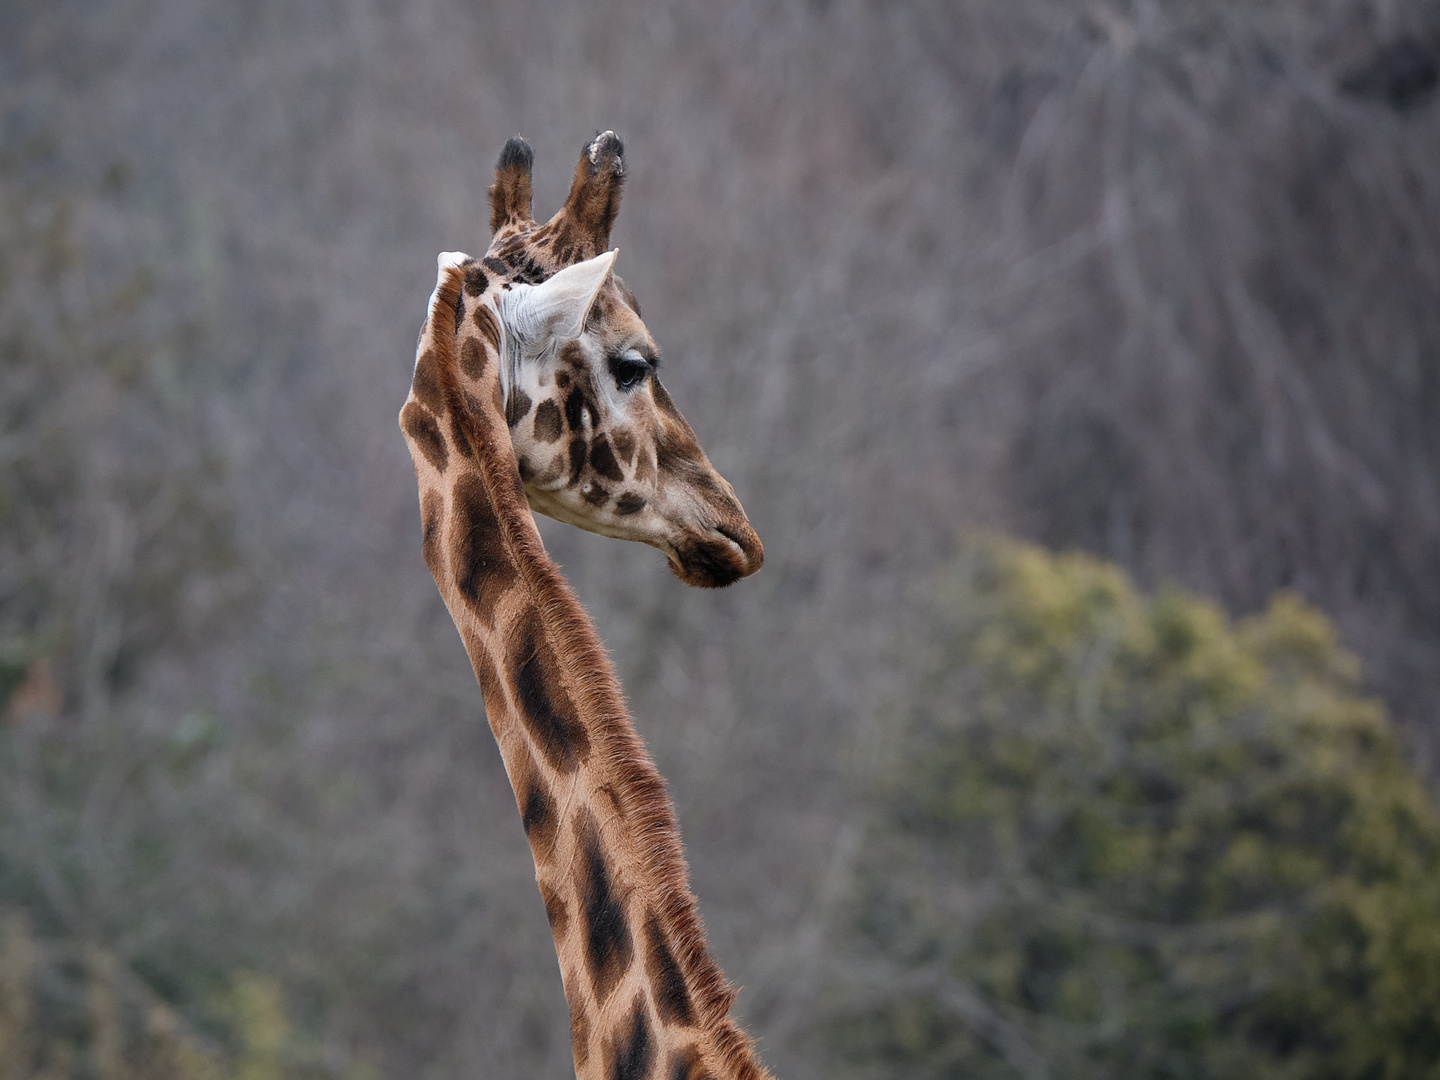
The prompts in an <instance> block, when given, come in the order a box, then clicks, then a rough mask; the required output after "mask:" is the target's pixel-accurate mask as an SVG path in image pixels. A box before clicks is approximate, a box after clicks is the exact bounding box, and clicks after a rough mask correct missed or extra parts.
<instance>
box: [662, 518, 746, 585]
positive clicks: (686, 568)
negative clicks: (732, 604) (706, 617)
mask: <svg viewBox="0 0 1440 1080" xmlns="http://www.w3.org/2000/svg"><path fill="white" fill-rule="evenodd" d="M764 561H765V548H764V545H762V544H761V543H760V537H759V536H757V535H756V534H755V530H754V529H752V528H751V527H750V523H749V522H745V523H744V524H743V525H736V524H728V523H727V524H725V525H717V526H715V527H714V528H713V529H712V530H711V531H710V533H709V534H708V535H705V536H697V537H690V538H687V539H685V540H682V541H681V542H680V543H678V544H676V545H675V548H674V553H673V555H672V556H671V563H670V569H671V570H672V571H673V572H674V574H675V576H676V577H678V578H679V579H680V580H681V581H683V582H685V584H687V585H694V586H697V587H699V588H702V589H720V588H724V587H725V586H726V585H733V584H734V583H735V582H737V581H739V580H740V579H741V578H743V577H749V576H750V575H751V574H753V573H755V571H757V570H759V569H760V566H761V564H762V563H764Z"/></svg>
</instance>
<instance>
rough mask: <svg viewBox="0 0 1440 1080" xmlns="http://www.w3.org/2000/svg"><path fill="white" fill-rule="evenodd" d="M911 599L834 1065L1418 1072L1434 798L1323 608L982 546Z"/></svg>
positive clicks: (1435, 839) (1026, 1071) (1018, 1070)
mask: <svg viewBox="0 0 1440 1080" xmlns="http://www.w3.org/2000/svg"><path fill="white" fill-rule="evenodd" d="M936 592H937V596H938V597H939V599H938V600H937V601H936V602H935V603H934V605H933V607H932V611H933V622H932V623H931V624H930V625H929V626H928V627H926V628H925V631H924V634H923V637H924V638H925V639H926V640H924V642H923V644H922V645H921V647H920V652H921V653H922V654H923V657H924V659H923V660H922V661H919V663H920V666H921V667H922V668H923V669H924V682H923V684H922V685H923V690H921V692H920V700H919V702H918V703H917V704H916V705H915V706H914V707H913V709H912V711H911V714H910V715H909V716H907V717H905V723H904V726H903V727H902V728H901V729H900V730H899V731H898V732H897V735H900V736H901V737H900V742H899V749H898V750H897V751H896V758H895V761H894V763H893V768H891V769H890V771H889V773H888V776H887V778H886V780H885V781H884V782H883V784H882V785H881V788H880V791H879V793H878V796H877V811H876V815H875V820H874V825H873V833H872V836H871V843H870V844H869V845H868V850H869V851H870V852H872V853H873V854H872V855H871V856H870V857H869V858H868V859H867V861H866V863H865V865H864V866H863V868H862V871H861V873H860V875H859V881H860V886H859V889H860V892H859V897H858V899H857V904H856V916H855V925H856V927H857V929H858V931H859V933H858V935H857V938H858V941H859V942H860V944H859V945H857V949H858V950H859V954H860V961H861V964H860V966H859V967H858V968H857V969H856V970H857V971H860V972H864V973H865V975H864V976H863V977H861V978H859V979H858V980H857V983H858V984H859V985H860V987H861V988H860V989H857V990H856V991H855V993H854V996H852V997H851V998H850V999H848V1003H847V1005H846V1006H845V1007H843V1008H842V1009H841V1012H840V1015H842V1016H843V1017H844V1022H843V1023H842V1024H840V1026H839V1030H840V1032H841V1033H842V1045H843V1046H844V1049H845V1052H846V1054H847V1056H851V1055H853V1056H854V1057H858V1058H863V1059H866V1060H868V1061H869V1062H871V1063H872V1064H873V1065H874V1066H875V1068H876V1071H877V1073H884V1074H887V1075H889V1074H894V1075H900V1074H903V1075H907V1076H915V1077H941V1076H961V1075H964V1076H997V1077H998V1076H1012V1075H1016V1074H1019V1075H1026V1076H1051V1077H1057V1078H1059V1077H1067V1078H1068V1077H1075V1078H1080V1077H1101V1076H1126V1077H1135V1078H1142V1077H1143V1078H1156V1080H1159V1078H1182V1077H1183V1078H1187V1080H1190V1078H1194V1080H1201V1078H1209V1077H1217V1078H1218V1077H1227V1078H1237V1077H1246V1078H1249V1077H1254V1078H1260V1077H1267V1078H1268V1077H1302V1076H1303V1077H1307V1078H1322V1077H1323V1078H1334V1080H1341V1078H1360V1077H1367V1078H1368V1077H1374V1078H1379V1077H1387V1078H1388V1077H1394V1078H1399V1077H1407V1078H1408V1077H1423V1076H1440V922H1437V920H1436V918H1435V912H1436V911H1437V910H1440V817H1437V814H1436V809H1435V806H1434V804H1433V802H1432V800H1431V798H1430V797H1429V794H1428V792H1427V791H1426V789H1425V788H1424V786H1423V785H1422V783H1421V782H1420V780H1419V779H1418V778H1417V777H1416V776H1415V775H1414V774H1413V772H1412V771H1411V770H1410V769H1409V768H1408V767H1407V766H1406V764H1405V762H1404V760H1403V758H1402V755H1401V750H1400V745H1399V742H1398V740H1397V738H1396V736H1395V734H1394V732H1393V731H1392V730H1391V727H1390V725H1389V722H1388V721H1387V718H1386V715H1385V713H1384V711H1383V709H1382V708H1381V707H1380V706H1379V705H1378V704H1377V703H1376V702H1374V701H1373V700H1370V699H1368V698H1366V697H1364V696H1363V695H1362V694H1361V693H1360V692H1359V690H1358V680H1359V671H1358V665H1357V663H1356V661H1355V660H1354V658H1353V657H1351V656H1350V655H1349V654H1348V653H1346V652H1345V651H1343V650H1342V649H1341V648H1339V647H1338V646H1337V644H1336V640H1335V634H1334V631H1333V630H1332V628H1331V626H1330V624H1329V623H1328V622H1327V620H1326V619H1325V618H1324V617H1323V616H1322V615H1321V614H1320V613H1318V612H1317V611H1315V610H1314V609H1312V608H1309V607H1306V606H1305V605H1304V604H1302V603H1301V602H1299V601H1298V600H1296V599H1295V598H1293V597H1291V596H1285V595H1281V596H1279V597H1277V598H1276V599H1275V600H1274V602H1273V603H1272V604H1271V605H1270V607H1269V608H1268V610H1266V611H1265V612H1264V613H1263V614H1261V615H1258V616H1256V617H1254V618H1250V619H1247V620H1244V621H1242V622H1239V623H1235V624H1232V623H1230V622H1228V621H1227V620H1226V618H1225V617H1224V616H1223V615H1222V614H1221V613H1220V612H1219V611H1218V610H1216V608H1214V607H1213V606H1212V605H1210V604H1207V603H1205V602H1202V601H1200V600H1197V599H1195V598H1193V597H1191V596H1187V595H1185V594H1183V593H1181V592H1179V591H1175V590H1162V591H1161V592H1160V593H1158V594H1157V595H1154V596H1146V595H1143V594H1141V593H1140V592H1138V591H1137V590H1136V588H1135V587H1134V586H1133V585H1132V584H1131V582H1130V581H1129V580H1128V578H1127V577H1126V576H1125V575H1124V574H1123V573H1122V572H1121V571H1119V570H1117V569H1116V568H1114V567H1113V566H1109V565H1106V564H1104V563H1102V562H1100V561H1097V560H1095V559H1093V558H1089V557H1086V556H1081V555H1066V556H1059V557H1056V556H1050V555H1047V554H1045V553H1043V552H1042V551H1040V550H1038V549H1036V548H1032V547H1028V546H1024V545H1020V544H1016V543H1012V542H1006V541H1000V540H996V539H982V540H974V541H970V542H968V543H967V544H966V545H964V547H963V551H962V553H961V554H960V555H959V556H958V557H957V558H956V559H955V560H954V562H953V563H952V565H951V567H950V569H949V570H948V571H947V572H946V574H944V575H943V577H942V580H941V584H940V587H939V588H938V589H937V590H936ZM867 958H868V959H867ZM902 972H903V974H902ZM902 1065H903V1068H900V1067H901V1066H902ZM897 1070H898V1071H897Z"/></svg>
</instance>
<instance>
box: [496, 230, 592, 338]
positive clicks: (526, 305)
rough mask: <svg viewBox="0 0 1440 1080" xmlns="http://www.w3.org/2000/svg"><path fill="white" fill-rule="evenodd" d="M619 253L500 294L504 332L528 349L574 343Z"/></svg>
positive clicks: (567, 268) (586, 262) (570, 267)
mask: <svg viewBox="0 0 1440 1080" xmlns="http://www.w3.org/2000/svg"><path fill="white" fill-rule="evenodd" d="M617 254H619V252H618V251H607V252H605V253H604V254H603V255H597V256H595V258H593V259H586V260H585V261H584V262H579V263H576V264H575V265H574V266H567V267H566V268H565V269H564V270H561V271H560V272H559V273H557V274H555V275H553V276H552V277H549V278H547V279H546V280H545V281H543V282H541V283H540V284H539V285H522V286H518V287H512V288H511V289H509V290H508V291H505V292H502V293H501V294H500V298H501V305H500V317H501V319H503V320H504V322H505V329H506V330H507V331H508V332H509V333H512V334H514V335H515V336H516V337H518V338H519V339H520V340H521V341H524V342H525V343H526V344H528V345H541V344H544V343H546V342H548V341H550V340H551V339H554V340H556V341H573V340H574V339H575V338H578V337H579V336H580V334H581V332H582V331H584V329H585V320H586V318H587V317H588V316H589V315H590V308H591V307H592V306H593V305H594V303H595V297H596V295H597V294H598V293H599V292H600V286H601V285H603V284H605V278H606V277H607V276H608V275H609V273H610V268H611V267H612V266H614V265H615V256H616V255H617Z"/></svg>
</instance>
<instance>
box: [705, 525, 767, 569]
mask: <svg viewBox="0 0 1440 1080" xmlns="http://www.w3.org/2000/svg"><path fill="white" fill-rule="evenodd" d="M715 531H716V532H717V533H719V534H720V535H721V536H723V537H725V539H726V540H729V541H730V543H732V544H734V545H735V547H736V548H737V549H738V553H739V555H740V558H741V559H742V560H743V561H744V565H745V572H744V573H743V574H742V575H741V576H742V577H749V576H750V575H751V574H753V573H755V571H756V570H759V569H760V567H761V565H762V564H763V563H764V562H765V545H763V544H762V543H760V537H759V536H758V535H756V533H755V530H754V529H752V528H750V523H749V522H748V521H747V522H746V523H745V524H744V526H743V527H741V528H736V527H735V526H733V525H716V526H715Z"/></svg>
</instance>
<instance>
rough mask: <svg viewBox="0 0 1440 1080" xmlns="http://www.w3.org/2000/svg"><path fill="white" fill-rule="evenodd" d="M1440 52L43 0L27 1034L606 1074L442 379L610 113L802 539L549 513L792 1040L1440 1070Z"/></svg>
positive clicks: (106, 1058)
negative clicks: (459, 471)
mask: <svg viewBox="0 0 1440 1080" xmlns="http://www.w3.org/2000/svg"><path fill="white" fill-rule="evenodd" d="M1437 81H1440V4H1436V3H1433V2H1422V0H1264V2H1260V0H1163V2H1162V0H1090V2H1062V0H974V2H971V3H966V4H956V3H947V2H944V0H895V2H883V3H882V2H880V0H809V2H801V0H794V2H781V0H735V2H725V3H715V2H705V3H701V2H681V3H657V2H650V0H587V2H584V3H581V2H578V0H533V2H531V3H527V4H489V3H484V4H477V3H463V2H458V0H405V2H390V0H351V2H346V3H339V2H333V0H314V2H311V3H306V4H303V5H300V4H281V3H273V2H269V0H245V2H243V3H231V4H202V3H197V2H195V0H110V2H103V3H102V2H82V0H47V2H45V3H39V2H33V0H18V2H12V3H7V4H4V5H3V6H0V147H3V150H0V717H3V721H0V1078H3V1080H19V1078H27V1080H28V1078H30V1077H40V1076H44V1077H57V1078H58V1077H72V1076H73V1077H91V1078H95V1080H111V1078H118V1077H130V1076H136V1077H139V1076H145V1077H171V1076H173V1077H177V1078H179V1077H183V1078H186V1080H189V1078H191V1077H200V1076H204V1077H216V1078H221V1077H231V1076H234V1077H242V1078H245V1080H268V1078H281V1077H299V1076H326V1077H331V1076H354V1077H361V1076H363V1077H377V1078H378V1077H386V1078H388V1077H437V1078H438V1077H471V1076H474V1077H491V1078H502V1077H517V1078H518V1077H522V1076H523V1077H555V1078H560V1077H565V1076H569V1075H571V1063H570V1047H569V1038H568V1025H567V1022H566V1014H565V1008H564V1001H563V998H562V995H561V990H560V981H559V978H558V971H557V967H556V963H555V959H554V955H553V951H552V947H551V943H550V936H549V933H548V928H547V926H546V924H545V919H544V915H543V909H542V907H541V905H540V903H539V901H538V896H537V894H536V891H535V887H534V883H533V867H532V864H531V860H530V857H529V852H528V848H527V846H526V844H525V842H524V838H523V835H522V832H521V829H520V826H519V821H518V817H517V814H516V813H515V809H514V802H513V799H512V796H511V793H510V790H509V787H508V785H507V783H506V780H505V775H504V772H503V769H502V768H501V764H500V759H499V755H498V753H497V751H496V750H495V747H494V745H493V743H492V740H491V737H490V735H489V732H488V731H487V730H486V727H485V725H484V723H483V719H482V716H483V713H482V708H481V703H480V696H479V693H478V691H477V689H476V687H475V685H474V679H473V676H472V674H471V671H470V667H469V664H468V662H467V660H466V657H465V653H464V650H463V648H462V647H461V644H460V641H459V639H458V636H457V635H456V633H455V630H454V627H453V625H452V624H451V622H450V619H449V617H448V615H447V614H446V612H445V609H444V607H443V606H442V604H441V602H440V599H439V597H438V595H437V594H436V591H435V588H434V585H433V583H432V581H431V579H430V576H429V574H428V572H427V571H426V569H425V566H424V564H423V562H422V560H421V558H420V544H419V523H418V512H417V506H416V493H415V487H414V482H413V477H412V474H411V468H410V464H409V459H408V456H407V453H406V450H405V447H404V444H403V441H402V439H401V436H400V433H399V431H398V428H397V425H396V415H397V412H398V410H399V407H400V405H401V404H402V403H403V401H404V398H405V395H406V392H407V388H408V385H409V379H410V372H411V365H412V362H413V342H414V338H415V334H416V331H417V328H418V326H419V323H420V320H421V318H422V315H423V309H424V304H425V301H426V297H427V295H428V293H429V291H430V289H431V287H432V285H433V280H434V256H435V253H436V252H437V251H440V250H447V249H457V248H458V249H462V250H466V251H469V252H471V253H475V254H479V253H480V252H481V251H482V250H483V249H484V248H485V247H486V246H487V244H488V230H487V228H486V223H487V221H488V209H487V207H486V204H485V187H486V185H487V184H488V182H489V179H490V171H491V168H492V167H493V163H494V160H495V157H496V155H497V154H498V152H499V150H500V147H501V145H502V144H503V143H504V140H505V139H506V137H508V136H509V135H511V134H514V133H517V132H518V133H520V134H523V135H524V136H525V137H526V138H528V139H529V140H530V141H531V143H532V144H533V145H534V147H535V150H536V174H535V191H536V197H535V212H536V216H537V217H538V218H540V219H541V220H544V218H546V217H548V216H549V215H550V214H551V213H552V212H553V211H554V210H555V209H557V208H558V207H559V204H560V202H561V200H562V199H563V197H564V194H565V190H566V187H567V185H568V181H569V177H570V175H571V172H572V170H573V167H574V163H575V161H576V158H577V156H578V154H579V152H580V150H581V148H582V146H583V145H584V144H585V143H586V142H587V141H588V140H589V139H590V138H591V137H592V136H593V135H594V133H595V132H596V131H597V130H599V129H603V128H613V129H614V130H616V131H617V132H618V133H619V134H620V135H621V136H622V138H624V140H625V143H626V148H627V152H626V162H627V167H628V172H629V181H628V184H627V187H626V193H625V201H624V205H623V207H622V210H621V213H620V216H619V220H618V223H617V226H616V230H615V233H614V235H613V238H612V240H613V242H614V243H615V244H616V245H618V247H619V249H620V256H619V263H618V264H617V269H618V270H619V272H620V273H621V274H622V275H623V276H624V277H625V279H626V281H627V282H628V283H629V284H630V285H631V286H632V288H633V289H634V291H635V293H636V294H637V295H638V297H639V299H640V302H641V303H642V305H643V307H644V311H645V316H646V319H647V323H648V325H649V327H650V329H651V330H652V332H653V333H654V334H655V336H656V338H657V340H658V341H659V342H660V343H661V344H662V347H663V348H664V349H665V357H666V361H665V381H666V384H667V386H668V388H669V389H670V390H671V392H672V394H673V395H674V397H675V399H676V400H677V402H678V404H679V405H680V407H681V409H682V410H683V411H684V413H685V414H686V416H687V418H688V419H689V420H690V421H691V423H692V425H693V426H694V428H695V429H696V431H697V433H698V434H699V436H700V439H701V441H702V442H703V444H704V445H705V447H706V448H707V450H708V451H709V453H710V456H711V458H712V460H714V462H715V463H716V465H717V466H718V467H719V468H720V470H721V471H722V472H723V473H724V474H725V475H726V476H727V477H728V478H729V479H730V480H731V481H732V483H733V484H734V486H735V488H736V490H737V492H738V493H739V494H740V497H741V499H742V500H743V501H744V503H745V506H746V508H747V510H748V511H749V512H750V515H751V518H752V521H753V522H754V524H755V526H756V528H757V529H758V531H759V533H760V535H761V537H762V538H763V540H764V542H765V546H766V564H765V568H764V571H763V572H762V573H761V574H760V575H759V576H758V577H756V578H754V579H751V580H747V581H744V582H742V583H740V584H739V585H737V586H736V587H734V588H733V589H730V590H727V591H725V592H722V593H718V594H712V593H700V592H697V591H691V590H687V589H686V588H685V587H684V586H682V585H680V584H679V583H678V582H677V581H676V580H675V579H674V578H672V577H671V576H670V574H669V573H667V572H666V570H665V568H664V566H663V560H662V558H661V557H660V556H659V555H658V554H657V553H656V552H654V551H651V550H649V549H645V548H640V547H638V546H633V545H630V546H627V545H621V544H617V543H614V542H612V541H606V540H602V539H599V538H596V537H592V536H588V535H583V534H579V533H577V532H574V531H567V530H565V529H563V528H560V527H558V526H554V525H553V523H549V522H545V523H543V526H542V527H543V530H544V534H545V538H546V543H547V545H548V546H549V547H550V550H551V552H552V554H553V555H554V556H555V557H556V558H557V560H558V561H559V562H560V563H562V564H563V566H564V568H565V571H566V573H567V575H568V576H569V577H570V579H571V581H572V582H573V583H574V585H575V586H576V588H577V589H578V591H579V593H580V596H581V598H582V600H583V602H584V603H585V604H586V606H587V607H588V609H589V610H590V611H591V613H592V614H593V616H594V618H595V620H596V622H597V624H598V626H599V629H600V632H601V635H602V637H603V638H604V639H605V641H606V643H607V645H608V646H609V648H610V649H611V651H612V653H613V655H614V657H615V661H616V664H617V666H618V668H619V670H620V674H621V677H622V680H623V682H624V683H625V686H626V688H627V691H628V693H629V695H630V698H631V701H632V705H633V710H634V713H635V716H636V718H637V724H638V727H639V729H640V731H641V733H642V734H643V736H644V738H645V739H646V740H647V742H648V743H649V745H650V747H651V750H652V753H653V755H654V757H655V758H656V761H657V764H658V765H659V767H660V769H661V771H662V772H663V773H664V774H665V775H666V776H667V778H668V779H669V780H670V783H671V790H672V794H673V796H674V798H675V801H676V804H677V807H678V810H679V814H680V819H681V822H682V825H683V827H684V830H685V838H686V842H687V844H688V852H689V857H690V862H691V869H692V874H693V884H694V886H695V888H696V891H697V892H698V894H699V896H700V898H701V903H702V911H703V913H704V915H705V918H706V922H707V925H708V928H709V932H710V937H711V942H712V946H713V948H714V951H715V952H716V953H717V955H718V957H719V959H720V960H721V962H722V964H723V965H724V966H725V968H726V970H727V972H728V973H729V974H730V976H731V978H732V979H734V980H735V981H736V982H737V983H738V984H740V985H741V986H742V987H743V991H742V993H741V996H740V999H739V1004H738V1012H739V1014H740V1015H741V1018H742V1019H743V1021H744V1022H745V1023H746V1024H747V1025H748V1026H749V1028H750V1030H751V1031H752V1032H753V1033H754V1034H755V1035H756V1037H757V1038H758V1039H759V1043H760V1048H761V1052H762V1055H763V1057H764V1058H765V1060H766V1061H767V1063H768V1064H769V1065H770V1066H771V1067H772V1068H773V1069H774V1070H775V1071H776V1072H777V1074H778V1075H780V1076H782V1077H786V1078H791V1080H804V1078H811V1077H814V1078H818V1077H822V1076H824V1077H832V1078H848V1077H855V1078H861V1077H906V1078H909V1077H958V1076H986V1077H992V1076H993V1077H997V1078H1001V1077H1004V1078H1010V1077H1025V1078H1032V1080H1033V1078H1043V1077H1054V1078H1068V1077H1092V1076H1093V1077H1106V1076H1126V1077H1177V1078H1178V1077H1211V1076H1215V1077H1220V1076H1224V1077H1227V1078H1234V1077H1250V1076H1254V1077H1287V1078H1288V1077H1332V1076H1333V1077H1356V1078H1359V1077H1366V1078H1380V1077H1384V1078H1399V1077H1424V1076H1430V1077H1434V1076H1437V1075H1440V1072H1437V1068H1440V1067H1437V1065H1436V1062H1437V1061H1440V929H1437V927H1440V822H1437V816H1436V811H1435V804H1434V793H1435V791H1436V790H1437V784H1440V707H1437V705H1436V702H1437V701H1440V105H1437V103H1436V97H1437V93H1436V90H1437ZM1032 544H1033V545H1038V546H1029V545H1032ZM1064 553H1070V554H1064ZM1076 553H1084V554H1076Z"/></svg>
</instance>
